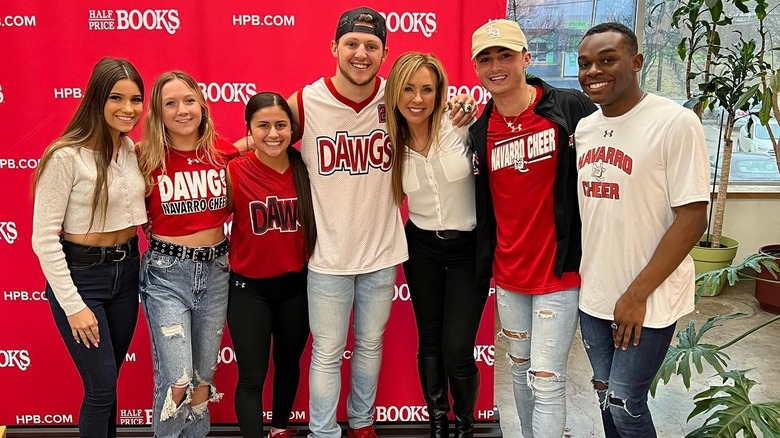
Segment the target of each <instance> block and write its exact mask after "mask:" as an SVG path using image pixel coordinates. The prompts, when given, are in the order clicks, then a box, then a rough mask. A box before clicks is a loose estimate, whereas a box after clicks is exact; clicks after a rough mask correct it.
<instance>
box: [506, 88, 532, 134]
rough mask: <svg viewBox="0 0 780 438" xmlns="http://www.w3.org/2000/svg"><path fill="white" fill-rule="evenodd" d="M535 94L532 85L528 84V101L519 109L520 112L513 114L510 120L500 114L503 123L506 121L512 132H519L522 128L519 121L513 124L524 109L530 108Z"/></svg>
mask: <svg viewBox="0 0 780 438" xmlns="http://www.w3.org/2000/svg"><path fill="white" fill-rule="evenodd" d="M535 94H536V88H535V87H533V86H529V87H528V102H527V103H526V104H525V108H523V109H521V110H520V112H519V113H518V114H517V115H516V116H515V118H514V119H512V121H511V122H510V121H509V119H507V118H506V117H504V116H503V115H501V118H502V119H504V123H506V126H507V127H508V128H509V129H510V130H512V132H520V131H521V130H522V129H523V125H522V124H520V123H518V124H515V122H517V119H519V118H520V116H521V115H522V114H523V113H524V112H525V110H527V109H528V108H530V107H531V104H532V103H534V99H535Z"/></svg>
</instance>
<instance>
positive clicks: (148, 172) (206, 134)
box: [138, 70, 225, 196]
mask: <svg viewBox="0 0 780 438" xmlns="http://www.w3.org/2000/svg"><path fill="white" fill-rule="evenodd" d="M175 80H180V81H182V82H183V83H184V84H185V85H186V86H187V88H189V89H190V91H192V93H193V94H194V95H195V100H196V101H197V102H198V105H200V109H201V113H202V115H203V116H202V118H201V121H200V125H199V126H198V135H199V136H200V138H199V139H198V141H197V143H196V144H195V150H196V151H197V152H196V154H197V157H198V159H200V160H203V161H207V162H209V163H211V164H212V165H214V166H222V165H224V164H225V163H224V160H223V158H222V156H221V155H220V154H219V152H218V151H217V149H216V147H215V144H216V139H217V134H216V132H215V131H214V123H213V122H212V121H211V117H210V116H209V107H208V105H206V99H205V97H203V92H202V91H201V89H200V87H198V83H197V82H195V79H193V78H192V76H190V75H188V74H187V73H184V72H183V71H178V70H177V71H170V72H166V73H163V74H161V75H160V76H159V77H158V78H157V79H156V80H155V81H154V85H153V86H152V96H151V98H150V99H149V111H148V112H147V114H146V120H145V121H144V135H143V139H142V141H141V143H140V145H139V148H138V149H139V150H140V153H139V155H138V167H139V168H140V169H141V173H142V174H143V176H144V182H145V183H146V195H147V196H149V194H150V193H152V189H153V188H154V185H155V184H156V182H155V181H153V179H152V173H154V171H155V170H157V169H158V168H162V172H163V173H165V172H166V168H165V156H166V154H167V153H168V148H169V147H171V144H170V143H171V142H170V138H168V129H167V128H166V127H165V123H164V122H163V118H162V112H163V101H162V100H163V99H162V89H163V87H164V86H165V85H166V84H168V83H169V82H172V81H175Z"/></svg>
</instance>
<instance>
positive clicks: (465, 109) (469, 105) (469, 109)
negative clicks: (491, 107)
mask: <svg viewBox="0 0 780 438" xmlns="http://www.w3.org/2000/svg"><path fill="white" fill-rule="evenodd" d="M472 109H474V108H472V107H471V104H470V103H466V104H463V111H465V112H467V113H470V112H471V110H472Z"/></svg>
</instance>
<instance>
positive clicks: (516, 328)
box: [496, 286, 579, 438]
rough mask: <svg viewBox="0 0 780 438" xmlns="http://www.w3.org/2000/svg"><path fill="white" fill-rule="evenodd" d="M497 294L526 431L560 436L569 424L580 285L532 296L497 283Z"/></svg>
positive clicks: (525, 433)
mask: <svg viewBox="0 0 780 438" xmlns="http://www.w3.org/2000/svg"><path fill="white" fill-rule="evenodd" d="M496 294H497V302H498V316H499V317H500V318H501V326H502V334H503V336H504V337H506V338H507V339H508V340H509V354H508V356H509V360H510V363H511V371H512V384H513V385H512V386H513V388H514V395H515V405H516V407H517V413H518V415H519V416H520V426H521V428H522V432H523V436H524V437H525V438H532V437H536V438H546V437H551V438H560V437H562V436H563V431H564V428H565V427H566V367H567V363H568V361H569V349H570V348H571V343H572V340H573V339H574V332H575V331H576V329H577V315H578V301H579V288H576V289H567V290H563V291H560V292H553V293H549V294H540V295H528V294H521V293H517V292H512V291H508V290H506V289H502V288H501V287H498V286H496ZM517 360H522V362H519V363H518V362H517ZM534 372H547V373H551V374H553V376H552V377H540V376H536V375H534V374H533V373H534Z"/></svg>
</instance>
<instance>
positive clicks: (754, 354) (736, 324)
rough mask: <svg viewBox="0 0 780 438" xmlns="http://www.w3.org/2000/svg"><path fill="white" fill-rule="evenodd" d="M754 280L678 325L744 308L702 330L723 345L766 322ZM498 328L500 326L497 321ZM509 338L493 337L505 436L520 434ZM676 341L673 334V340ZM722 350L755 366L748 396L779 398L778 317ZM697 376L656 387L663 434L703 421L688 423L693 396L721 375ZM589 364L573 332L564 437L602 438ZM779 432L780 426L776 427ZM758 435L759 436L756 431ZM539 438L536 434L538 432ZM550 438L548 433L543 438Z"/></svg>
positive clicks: (740, 365) (656, 415) (673, 435)
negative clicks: (738, 314)
mask: <svg viewBox="0 0 780 438" xmlns="http://www.w3.org/2000/svg"><path fill="white" fill-rule="evenodd" d="M753 287H754V283H753V281H749V280H744V281H741V282H739V283H737V284H736V285H735V286H734V287H731V288H729V287H726V289H725V290H724V291H723V293H722V294H721V295H720V296H718V297H705V298H702V300H701V301H700V302H699V303H698V305H697V306H696V311H695V312H694V313H692V314H691V315H688V316H687V317H685V318H683V319H682V320H681V321H680V322H679V323H678V325H677V330H678V331H679V330H681V329H684V328H685V325H686V324H687V323H688V321H689V320H691V319H696V320H697V321H698V322H699V323H698V324H697V327H698V326H700V325H701V324H703V323H704V322H705V321H706V320H707V318H709V317H710V316H714V315H717V314H727V313H731V312H742V313H744V314H746V316H745V317H743V318H739V319H736V320H730V321H725V322H723V323H722V325H721V326H720V327H715V328H713V329H712V330H710V331H709V332H707V334H706V335H705V341H706V342H707V343H712V344H716V345H722V344H724V343H726V342H728V341H730V340H731V339H733V338H734V337H736V336H737V335H739V334H740V333H742V332H744V331H746V330H747V329H749V328H751V327H753V326H755V325H758V324H760V323H761V322H764V321H766V320H768V319H770V318H771V317H773V316H774V315H772V314H769V313H767V312H764V311H762V310H761V309H760V308H759V307H758V303H757V302H756V300H755V298H754V297H753ZM496 328H497V331H498V325H497V326H496ZM506 343H507V340H506V339H504V338H503V337H502V338H500V339H498V340H497V341H496V362H495V372H496V388H495V390H496V393H495V398H496V404H497V406H498V409H499V412H500V415H501V428H502V430H503V433H504V436H505V437H507V438H520V437H521V436H522V435H521V433H520V421H519V420H518V417H517V411H516V410H515V407H514V399H513V397H512V384H511V380H510V377H509V364H508V359H507V358H506V349H507V344H506ZM676 343H677V339H676V338H675V339H674V340H673V341H672V345H675V344H676ZM725 352H726V353H727V354H728V355H729V356H730V357H731V362H730V365H731V367H732V369H748V368H752V369H753V370H752V371H751V372H750V373H749V374H748V377H750V378H752V379H753V380H756V381H757V382H758V385H756V387H754V389H753V390H752V391H751V393H750V396H751V400H753V401H754V402H755V401H769V400H780V384H778V383H777V382H778V379H780V367H779V366H778V365H777V360H778V359H780V321H778V322H776V323H774V324H771V325H769V326H766V327H764V328H762V329H761V330H759V331H757V332H755V333H753V334H752V335H751V336H749V337H747V338H745V339H743V340H742V341H740V342H738V343H737V344H734V345H732V346H730V347H729V348H727V349H726V350H725ZM705 366H706V368H705V370H704V373H703V374H702V375H701V376H695V377H694V378H693V379H692V383H691V390H690V391H686V390H685V387H684V386H683V384H682V380H681V379H680V378H679V377H676V378H674V379H673V380H672V381H671V382H670V383H669V384H667V385H666V386H663V385H661V386H659V389H658V393H657V394H656V398H655V399H650V410H651V412H652V414H653V419H654V422H655V425H656V429H657V430H658V436H659V437H662V438H677V437H683V436H685V434H686V433H689V432H691V431H692V430H694V429H696V428H697V427H698V426H700V425H701V423H702V422H703V420H704V418H703V417H696V418H694V419H692V420H691V421H690V422H686V418H687V417H688V414H689V413H690V412H691V410H692V409H693V406H694V405H693V395H694V394H696V393H698V392H700V391H703V390H704V389H707V387H708V386H709V384H710V383H714V384H720V379H719V378H717V377H712V376H713V375H714V374H715V371H714V370H713V369H712V368H711V367H709V365H705ZM590 378H591V369H590V364H589V363H588V359H587V356H586V355H585V350H584V349H583V346H582V338H581V337H580V333H579V330H578V331H577V334H576V337H575V340H574V344H573V346H572V349H571V353H570V356H569V376H568V384H567V390H566V393H567V406H568V414H567V419H566V425H567V432H566V437H572V438H585V437H603V436H604V432H603V430H602V427H601V418H600V414H599V411H598V405H597V403H596V395H595V393H594V392H593V391H592V389H591V384H590ZM777 433H778V435H777V436H780V431H778V432H777ZM759 436H760V435H759ZM537 438H540V437H537ZM541 438H550V437H541Z"/></svg>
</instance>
